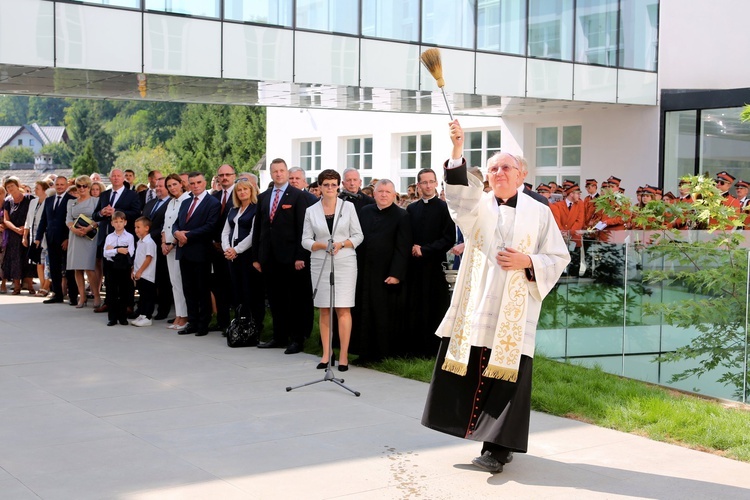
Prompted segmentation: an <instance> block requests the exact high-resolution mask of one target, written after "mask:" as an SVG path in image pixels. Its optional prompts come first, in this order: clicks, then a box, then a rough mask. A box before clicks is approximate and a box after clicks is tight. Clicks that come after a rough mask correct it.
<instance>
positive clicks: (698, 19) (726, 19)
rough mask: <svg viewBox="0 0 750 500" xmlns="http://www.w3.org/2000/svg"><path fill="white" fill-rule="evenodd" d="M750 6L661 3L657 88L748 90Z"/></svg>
mask: <svg viewBox="0 0 750 500" xmlns="http://www.w3.org/2000/svg"><path fill="white" fill-rule="evenodd" d="M748 19H750V2H748V1H747V0H711V1H707V0H661V1H660V15H659V87H660V88H662V89H732V88H743V87H750V64H748V61H750V43H748V40H747V28H748Z"/></svg>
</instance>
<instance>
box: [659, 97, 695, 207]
mask: <svg viewBox="0 0 750 500" xmlns="http://www.w3.org/2000/svg"><path fill="white" fill-rule="evenodd" d="M697 118H698V112H697V111H696V110H689V111H671V112H668V113H666V117H665V123H664V188H665V189H666V190H668V191H669V190H671V191H673V192H674V193H675V194H677V191H676V189H677V185H678V184H679V179H680V178H681V177H684V176H686V175H695V140H696V136H695V132H696V129H695V124H696V120H697Z"/></svg>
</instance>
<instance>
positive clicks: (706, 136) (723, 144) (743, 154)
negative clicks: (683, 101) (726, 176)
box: [700, 108, 750, 194]
mask: <svg viewBox="0 0 750 500" xmlns="http://www.w3.org/2000/svg"><path fill="white" fill-rule="evenodd" d="M741 111H742V108H723V109H704V110H702V111H701V135H700V141H701V142H700V172H701V173H703V174H706V175H709V176H714V175H715V174H716V173H717V172H719V171H722V170H726V171H727V172H729V173H730V174H732V175H733V176H734V177H736V178H737V179H743V180H750V123H742V122H741V121H740V112H741ZM732 194H734V193H732Z"/></svg>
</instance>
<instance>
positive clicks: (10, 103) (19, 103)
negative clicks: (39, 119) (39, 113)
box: [0, 95, 29, 126]
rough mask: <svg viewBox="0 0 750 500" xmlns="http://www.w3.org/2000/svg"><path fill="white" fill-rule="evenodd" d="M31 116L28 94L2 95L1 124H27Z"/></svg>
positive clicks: (0, 98) (0, 96) (0, 105)
mask: <svg viewBox="0 0 750 500" xmlns="http://www.w3.org/2000/svg"><path fill="white" fill-rule="evenodd" d="M28 117H29V98H28V97H27V96H9V95H0V125H4V126H13V125H26V124H27V123H28Z"/></svg>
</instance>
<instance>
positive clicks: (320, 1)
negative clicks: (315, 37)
mask: <svg viewBox="0 0 750 500" xmlns="http://www.w3.org/2000/svg"><path fill="white" fill-rule="evenodd" d="M297 27H298V28H304V29H310V30H317V31H326V32H333V33H349V34H352V35H358V34H359V2H355V1H353V0H297Z"/></svg>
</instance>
